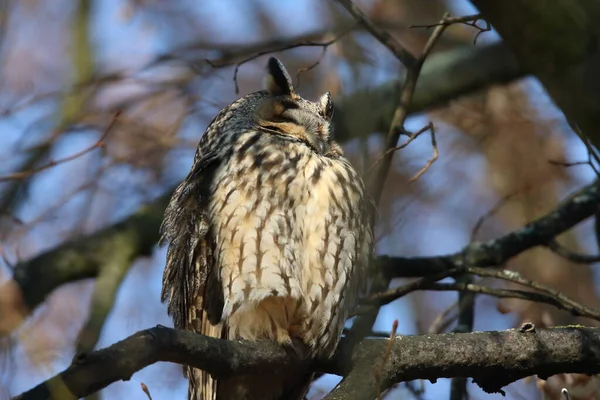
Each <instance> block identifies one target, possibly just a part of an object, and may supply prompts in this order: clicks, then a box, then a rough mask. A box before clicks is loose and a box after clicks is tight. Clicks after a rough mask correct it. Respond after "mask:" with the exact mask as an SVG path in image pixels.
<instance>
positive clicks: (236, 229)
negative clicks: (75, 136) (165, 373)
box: [161, 58, 373, 400]
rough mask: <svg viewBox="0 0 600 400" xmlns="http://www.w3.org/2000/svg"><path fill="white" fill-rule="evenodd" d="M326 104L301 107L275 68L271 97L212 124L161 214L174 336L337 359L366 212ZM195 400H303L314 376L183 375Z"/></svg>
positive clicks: (233, 108)
mask: <svg viewBox="0 0 600 400" xmlns="http://www.w3.org/2000/svg"><path fill="white" fill-rule="evenodd" d="M332 115H333V104H332V101H331V96H330V94H329V93H325V94H324V95H323V96H321V98H320V99H319V100H318V101H317V102H311V101H308V100H305V99H303V98H302V97H300V96H299V95H298V94H297V93H296V90H295V88H294V86H293V84H292V80H291V78H290V76H289V74H288V73H287V71H286V70H285V68H284V66H283V65H282V64H281V62H280V61H279V60H277V59H276V58H270V59H269V61H268V64H267V74H266V80H265V90H262V91H259V92H255V93H251V94H248V95H246V96H244V97H242V98H240V99H239V100H237V101H235V102H234V103H232V104H231V105H229V106H228V107H226V108H225V109H223V110H222V111H221V112H219V114H218V115H217V116H216V117H215V118H214V119H213V121H212V122H211V123H210V125H209V126H208V128H207V130H206V132H205V134H204V135H203V137H202V138H201V140H200V143H199V145H198V149H197V151H196V154H195V157H194V163H193V166H192V168H191V170H190V172H189V174H188V175H187V177H186V178H185V180H184V181H183V182H182V183H181V184H180V185H179V186H178V187H177V189H176V190H175V192H174V194H173V196H172V198H171V200H170V203H169V205H168V207H167V209H166V211H165V216H164V221H163V224H162V227H161V243H168V250H167V262H166V267H165V271H164V275H163V291H162V301H167V303H168V312H169V314H170V315H171V316H172V317H173V320H174V325H175V327H176V328H178V329H184V330H188V331H193V332H198V333H202V334H204V335H208V336H213V337H217V338H225V339H230V340H233V339H246V340H258V339H266V340H273V341H276V342H278V343H280V344H282V345H289V344H291V339H292V338H295V339H298V340H301V341H302V342H303V343H305V344H306V345H307V347H308V348H309V349H310V356H324V357H327V356H330V355H331V354H332V353H333V351H334V350H335V348H336V346H337V344H338V341H339V339H340V336H341V333H342V329H343V326H344V322H345V320H346V319H347V317H348V313H349V311H351V308H352V307H354V306H355V304H356V302H357V298H358V295H359V293H360V291H361V289H362V287H363V283H364V282H365V276H364V275H365V271H366V266H367V264H368V263H369V259H370V257H371V252H372V245H373V233H372V224H371V220H370V213H369V212H368V209H369V207H370V204H371V203H370V200H369V197H368V195H367V194H366V192H365V187H364V184H363V181H362V179H361V178H360V176H359V174H358V173H357V172H356V171H355V170H354V168H353V167H352V166H351V165H350V163H349V162H348V160H346V159H345V158H344V157H343V153H342V150H341V148H340V147H339V145H338V144H337V143H336V142H335V141H334V140H333V137H332V131H333V127H332V123H331V118H332ZM185 373H186V375H187V377H188V378H189V390H188V398H189V399H190V400H214V399H219V400H238V399H240V400H241V399H247V400H259V399H260V400H269V399H273V400H275V399H282V400H283V399H301V398H302V396H303V395H304V394H305V392H306V389H307V388H308V384H309V383H310V379H311V374H310V373H307V374H306V375H302V376H297V375H296V376H286V375H285V374H283V373H281V372H279V371H264V373H263V372H262V371H261V372H260V373H257V374H254V375H253V376H251V377H250V376H237V377H234V378H227V379H222V380H214V379H213V378H212V377H211V376H210V375H209V374H208V373H204V372H203V371H201V370H197V369H193V368H187V367H186V368H185Z"/></svg>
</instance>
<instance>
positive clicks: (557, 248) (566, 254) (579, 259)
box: [546, 239, 600, 264]
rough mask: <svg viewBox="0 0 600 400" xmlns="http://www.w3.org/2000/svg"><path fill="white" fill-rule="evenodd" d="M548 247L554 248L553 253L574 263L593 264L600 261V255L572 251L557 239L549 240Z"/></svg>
mask: <svg viewBox="0 0 600 400" xmlns="http://www.w3.org/2000/svg"><path fill="white" fill-rule="evenodd" d="M546 247H548V248H549V249H550V250H552V252H553V253H555V254H558V255H559V256H561V257H562V258H565V259H567V260H569V261H572V262H574V263H579V264H593V263H597V262H600V255H595V256H592V255H587V254H579V253H575V252H574V251H571V250H569V249H567V248H566V247H564V246H562V245H561V244H560V243H558V241H557V240H556V239H553V240H551V241H549V242H548V244H547V245H546Z"/></svg>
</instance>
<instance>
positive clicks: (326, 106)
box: [255, 57, 342, 156]
mask: <svg viewBox="0 0 600 400" xmlns="http://www.w3.org/2000/svg"><path fill="white" fill-rule="evenodd" d="M265 92H266V94H267V96H266V97H265V98H264V100H263V101H262V102H261V104H260V105H259V106H258V107H257V108H256V118H255V119H256V122H257V123H258V125H259V126H260V127H261V128H262V129H263V130H265V131H266V132H269V133H272V134H276V135H284V136H291V137H294V138H296V139H298V140H300V141H302V142H303V143H304V144H306V145H307V146H309V147H310V148H311V149H312V150H313V151H315V152H316V153H318V154H321V155H324V156H337V155H341V153H342V152H341V149H340V147H339V146H338V145H337V143H335V142H334V141H333V125H332V122H331V118H332V117H333V102H332V101H331V94H330V93H329V92H327V93H325V94H324V95H322V96H321V98H320V99H319V100H318V101H317V102H312V101H308V100H306V99H303V98H302V97H300V96H299V95H298V94H297V93H296V90H295V88H294V85H293V83H292V79H291V78H290V75H289V74H288V72H287V71H286V69H285V67H284V66H283V64H282V63H281V61H279V60H278V59H276V58H275V57H271V58H270V59H269V61H268V63H267V74H266V77H265Z"/></svg>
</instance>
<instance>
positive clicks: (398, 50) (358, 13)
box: [337, 0, 418, 68]
mask: <svg viewBox="0 0 600 400" xmlns="http://www.w3.org/2000/svg"><path fill="white" fill-rule="evenodd" d="M337 2H338V3H340V4H341V5H342V7H344V8H345V9H346V11H348V13H350V15H352V16H353V17H354V19H355V20H357V21H358V22H360V23H361V24H362V25H363V26H364V27H365V29H366V30H367V31H369V33H370V34H371V35H373V36H374V37H375V38H376V39H377V40H379V42H381V44H383V45H384V46H385V47H387V48H388V50H390V51H391V52H392V54H394V55H395V56H396V58H397V59H398V60H400V62H402V64H404V66H405V67H406V68H412V66H413V65H414V64H416V63H417V61H418V60H417V59H416V58H415V56H414V55H412V53H411V52H410V51H408V50H407V49H405V48H404V47H403V46H402V45H401V44H400V42H398V41H397V40H396V39H395V38H394V37H393V36H392V35H390V34H389V33H388V32H386V31H385V30H383V29H381V28H379V27H377V26H376V25H375V24H374V23H373V22H372V21H371V20H370V19H369V17H367V15H366V14H365V13H364V12H362V10H361V9H360V8H358V7H357V6H356V5H355V4H354V3H353V2H352V0H337Z"/></svg>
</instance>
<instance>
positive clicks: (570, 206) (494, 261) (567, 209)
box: [380, 181, 600, 277]
mask: <svg viewBox="0 0 600 400" xmlns="http://www.w3.org/2000/svg"><path fill="white" fill-rule="evenodd" d="M599 204H600V181H596V182H594V183H593V184H591V185H588V186H586V187H584V188H582V189H581V190H579V191H578V192H577V193H575V194H573V195H571V196H569V197H568V198H567V199H565V200H564V201H563V202H562V203H561V204H560V205H559V206H558V207H557V208H556V209H554V210H553V211H551V212H550V213H548V214H546V215H544V216H542V217H540V218H538V219H536V220H534V221H532V222H530V223H528V224H527V225H525V226H524V227H522V228H520V229H517V230H516V231H514V232H511V233H509V234H507V235H504V236H502V237H500V238H497V239H493V240H488V241H486V242H474V243H471V244H469V245H467V246H466V247H465V248H463V249H462V250H461V251H459V252H457V253H453V254H448V255H445V256H437V257H408V258H402V257H394V258H391V257H389V258H388V257H382V259H381V260H380V263H381V267H382V268H383V269H384V271H385V272H386V273H387V274H389V275H390V276H392V277H415V276H428V275H434V274H440V273H444V272H447V271H448V270H450V269H453V268H461V267H464V266H475V267H494V266H500V265H502V264H504V263H505V262H507V261H508V260H509V259H511V258H512V257H514V256H516V255H518V254H520V253H522V252H523V251H525V250H527V249H530V248H533V247H536V246H542V245H546V244H547V243H548V242H550V241H551V240H552V239H553V238H554V237H556V236H558V235H560V234H561V233H563V232H566V231H567V230H569V229H571V228H572V227H574V226H575V225H577V224H578V223H580V222H582V221H583V220H585V219H587V218H589V217H591V216H593V215H595V213H596V212H597V210H598V206H599Z"/></svg>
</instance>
